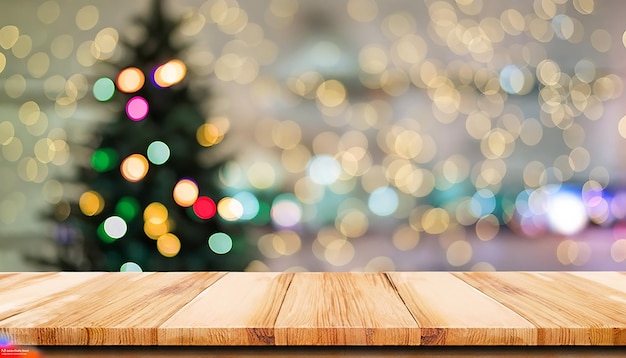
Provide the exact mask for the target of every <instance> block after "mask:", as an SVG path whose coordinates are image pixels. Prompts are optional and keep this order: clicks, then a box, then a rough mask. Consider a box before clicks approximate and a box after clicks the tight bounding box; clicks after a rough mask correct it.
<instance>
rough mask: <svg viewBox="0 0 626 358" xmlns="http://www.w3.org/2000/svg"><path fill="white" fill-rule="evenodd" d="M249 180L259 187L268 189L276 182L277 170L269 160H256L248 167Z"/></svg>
mask: <svg viewBox="0 0 626 358" xmlns="http://www.w3.org/2000/svg"><path fill="white" fill-rule="evenodd" d="M246 174H247V177H248V182H250V184H251V185H252V186H253V187H255V188H257V189H267V188H270V187H271V186H272V185H274V184H275V183H276V170H275V169H274V167H273V166H272V165H271V164H270V163H267V162H256V163H254V164H252V165H251V166H250V168H248V171H247V173H246Z"/></svg>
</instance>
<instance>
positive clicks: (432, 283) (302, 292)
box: [0, 272, 626, 346]
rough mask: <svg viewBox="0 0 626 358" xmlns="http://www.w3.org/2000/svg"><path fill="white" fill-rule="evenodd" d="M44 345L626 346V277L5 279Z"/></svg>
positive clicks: (14, 316)
mask: <svg viewBox="0 0 626 358" xmlns="http://www.w3.org/2000/svg"><path fill="white" fill-rule="evenodd" d="M0 287H1V289H0V334H2V335H5V336H8V337H9V339H10V340H11V342H12V343H13V344H16V345H36V346H57V345H58V346H110V345H126V346H157V345H158V346H265V345H270V346H271V345H279V346H302V345H305V346H355V345H375V346H383V345H390V346H419V345H422V346H449V345H464V346H465V345H472V346H505V345H507V346H508V345H519V346H527V345H531V346H534V345H540V346H545V345H558V346H561V345H572V346H578V345H581V346H582V345H602V346H614V345H626V272H489V273H486V272H480V273H479V272H389V273H345V272H344V273H274V272H264V273H249V272H246V273H242V272H230V273H225V272H186V273H185V272H167V273H166V272H158V273H155V272H151V273H145V272H144V273H105V272H81V273H69V272H49V273H0Z"/></svg>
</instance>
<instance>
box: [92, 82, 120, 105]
mask: <svg viewBox="0 0 626 358" xmlns="http://www.w3.org/2000/svg"><path fill="white" fill-rule="evenodd" d="M114 94H115V83H114V82H113V80H111V79H110V78H107V77H102V78H98V79H97V80H96V82H94V84H93V96H94V98H95V99H97V100H98V101H100V102H106V101H108V100H110V99H111V98H113V95H114Z"/></svg>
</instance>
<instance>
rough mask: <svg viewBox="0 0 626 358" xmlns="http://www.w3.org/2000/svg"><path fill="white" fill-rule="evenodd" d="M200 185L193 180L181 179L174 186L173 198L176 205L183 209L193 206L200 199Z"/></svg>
mask: <svg viewBox="0 0 626 358" xmlns="http://www.w3.org/2000/svg"><path fill="white" fill-rule="evenodd" d="M199 192H200V190H199V189H198V185H197V184H196V182H195V181H194V180H192V179H181V180H179V181H178V182H177V183H176V185H175V186H174V190H173V196H174V201H175V202H176V204H178V205H180V206H182V207H185V208H186V207H189V206H192V205H193V203H195V202H196V200H197V199H198V193H199Z"/></svg>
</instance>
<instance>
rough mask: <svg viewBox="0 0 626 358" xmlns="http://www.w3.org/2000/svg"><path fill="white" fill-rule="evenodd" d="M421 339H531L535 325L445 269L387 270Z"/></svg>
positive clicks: (452, 341)
mask: <svg viewBox="0 0 626 358" xmlns="http://www.w3.org/2000/svg"><path fill="white" fill-rule="evenodd" d="M387 275H388V276H389V279H390V280H391V282H392V283H393V284H394V286H395V287H396V290H397V291H398V293H399V294H400V297H402V300H403V301H404V303H405V304H406V306H407V307H408V309H409V310H410V311H411V313H412V314H413V316H414V317H415V319H416V320H417V323H418V324H419V326H420V328H421V332H422V335H421V341H422V345H535V344H537V332H536V330H535V326H534V325H533V324H532V323H530V322H528V321H527V320H526V319H524V318H522V317H521V316H520V315H518V314H517V313H515V312H513V311H511V310H510V309H508V308H506V307H505V306H503V305H502V304H500V303H498V302H497V301H495V300H493V299H492V298H490V297H488V296H486V295H485V294H484V293H482V292H480V291H478V290H476V289H475V288H473V287H471V286H469V285H467V284H466V283H465V282H463V281H461V280H459V279H458V278H456V277H454V276H453V275H452V274H450V273H448V272H427V273H424V272H422V273H408V272H395V273H388V274H387Z"/></svg>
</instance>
